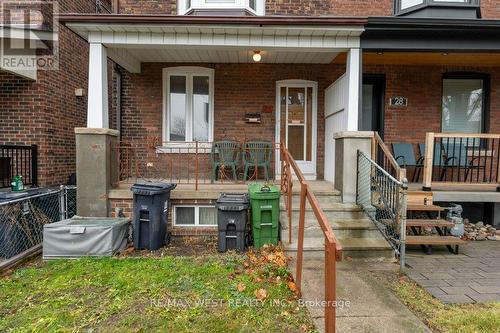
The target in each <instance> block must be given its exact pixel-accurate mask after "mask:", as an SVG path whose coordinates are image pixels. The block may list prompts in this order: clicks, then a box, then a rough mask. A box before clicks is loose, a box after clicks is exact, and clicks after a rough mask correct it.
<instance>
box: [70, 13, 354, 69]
mask: <svg viewBox="0 0 500 333" xmlns="http://www.w3.org/2000/svg"><path fill="white" fill-rule="evenodd" d="M66 25H67V27H68V28H70V29H71V30H73V31H74V32H76V33H77V34H79V35H80V36H82V37H83V38H85V39H86V40H88V42H89V43H100V44H103V45H105V46H106V47H107V49H108V56H109V57H110V58H111V59H113V60H114V61H116V62H117V63H118V64H120V65H121V66H123V67H124V68H126V69H127V70H128V71H131V72H134V73H138V72H140V68H141V63H143V62H179V63H181V62H200V63H252V62H253V60H252V55H253V51H254V50H258V51H261V54H262V61H261V62H263V63H296V64H297V63H306V64H311V63H317V64H327V63H330V62H331V61H332V60H333V59H334V58H335V57H336V56H337V55H338V53H340V52H345V51H347V50H349V49H350V48H359V47H360V37H359V36H360V35H361V33H362V32H363V28H362V27H359V26H322V25H321V26H318V25H316V26H307V25H306V26H304V25H297V26H295V25H265V26H256V25H253V26H246V25H236V26H231V25H165V24H144V23H143V24H128V25H127V24H121V23H92V24H88V23H85V24H84V23H78V22H75V23H67V24H66Z"/></svg>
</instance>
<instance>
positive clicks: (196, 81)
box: [193, 76, 210, 141]
mask: <svg viewBox="0 0 500 333" xmlns="http://www.w3.org/2000/svg"><path fill="white" fill-rule="evenodd" d="M209 121H210V98H209V77H208V76H193V140H195V141H208V131H209Z"/></svg>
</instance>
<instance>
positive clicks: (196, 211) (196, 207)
mask: <svg viewBox="0 0 500 333" xmlns="http://www.w3.org/2000/svg"><path fill="white" fill-rule="evenodd" d="M178 207H180V208H191V207H192V208H194V224H177V208H178ZM200 207H211V208H214V209H215V205H197V204H193V205H182V204H181V205H172V225H173V226H174V227H189V228H200V227H201V228H204V227H208V228H213V227H217V221H216V222H215V224H200ZM216 219H217V216H216Z"/></svg>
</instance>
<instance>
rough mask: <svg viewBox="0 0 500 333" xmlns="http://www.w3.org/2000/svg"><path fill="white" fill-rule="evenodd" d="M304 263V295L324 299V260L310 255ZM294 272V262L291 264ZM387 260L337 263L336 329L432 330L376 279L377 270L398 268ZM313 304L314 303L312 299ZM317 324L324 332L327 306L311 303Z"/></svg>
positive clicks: (374, 331) (373, 331) (389, 332)
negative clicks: (375, 272)
mask: <svg viewBox="0 0 500 333" xmlns="http://www.w3.org/2000/svg"><path fill="white" fill-rule="evenodd" d="M304 254H305V258H304V265H303V282H302V298H303V299H304V300H306V301H317V300H319V301H322V300H324V260H323V258H308V257H307V253H304ZM290 268H291V269H293V272H295V261H293V262H292V265H291V267H290ZM397 268H398V266H397V265H395V264H391V263H387V262H361V261H353V262H341V263H338V265H337V302H338V304H339V305H342V304H341V303H342V302H344V306H343V307H342V306H338V307H337V332H341V333H345V332H367V333H368V332H369V333H377V332H380V333H382V332H383V333H392V332H394V333H400V332H407V333H411V332H430V330H429V329H428V328H427V327H426V326H425V325H424V324H423V323H422V322H421V321H420V320H419V319H418V318H417V317H416V316H415V315H414V314H413V313H411V312H410V310H409V309H408V308H406V307H405V306H404V305H403V303H401V302H400V301H399V300H398V299H397V298H396V296H394V295H393V294H392V293H391V291H390V290H389V289H388V288H386V287H385V286H383V285H382V284H381V282H380V281H377V280H376V279H375V277H374V276H373V274H372V273H371V272H372V271H374V270H397ZM311 303H312V302H311ZM308 309H309V312H310V313H311V315H312V316H313V318H314V321H315V324H316V327H317V328H318V330H319V331H320V332H323V331H324V309H323V308H322V307H319V306H312V305H308Z"/></svg>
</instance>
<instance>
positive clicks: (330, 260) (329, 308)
mask: <svg viewBox="0 0 500 333" xmlns="http://www.w3.org/2000/svg"><path fill="white" fill-rule="evenodd" d="M280 151H281V156H282V171H285V174H286V180H285V181H282V190H284V191H285V193H286V194H287V198H291V194H292V191H291V189H292V177H291V171H292V170H293V172H294V173H295V176H296V177H297V178H298V180H299V182H300V210H299V229H298V239H297V263H296V275H295V276H296V279H295V282H296V285H297V288H298V290H299V293H300V292H301V285H302V262H303V252H304V228H305V213H306V200H307V201H309V204H310V205H311V208H312V211H313V213H314V216H315V217H316V220H317V221H318V224H319V226H320V227H321V230H322V231H323V235H324V236H325V301H326V307H325V331H326V332H328V333H330V332H335V320H336V318H335V316H336V314H335V313H336V311H335V301H336V262H337V261H340V260H341V259H342V246H341V245H340V244H339V243H338V241H337V239H336V238H335V234H334V232H333V230H332V228H331V226H330V224H329V223H328V220H327V218H326V216H325V213H324V212H323V210H322V209H321V208H320V206H319V203H318V199H317V198H316V196H315V195H314V193H313V191H312V190H311V187H310V185H309V184H308V182H307V181H306V179H305V177H304V175H303V174H302V171H301V170H300V168H299V167H298V165H297V163H296V162H295V160H294V159H293V157H292V155H291V154H290V152H289V151H288V149H287V148H286V147H285V145H284V144H283V143H281V144H280ZM282 174H283V173H282ZM287 202H288V204H287V210H288V212H289V215H288V216H289V217H290V216H291V211H292V201H291V199H288V200H287ZM289 230H291V218H289ZM290 240H291V232H290V233H289V241H290Z"/></svg>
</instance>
